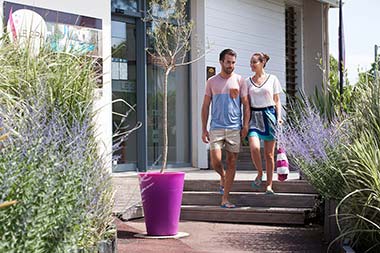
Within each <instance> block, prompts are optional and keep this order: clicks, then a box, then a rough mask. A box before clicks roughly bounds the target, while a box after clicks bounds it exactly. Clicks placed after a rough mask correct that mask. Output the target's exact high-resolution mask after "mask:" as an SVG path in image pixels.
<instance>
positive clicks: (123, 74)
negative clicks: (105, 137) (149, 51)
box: [111, 18, 137, 172]
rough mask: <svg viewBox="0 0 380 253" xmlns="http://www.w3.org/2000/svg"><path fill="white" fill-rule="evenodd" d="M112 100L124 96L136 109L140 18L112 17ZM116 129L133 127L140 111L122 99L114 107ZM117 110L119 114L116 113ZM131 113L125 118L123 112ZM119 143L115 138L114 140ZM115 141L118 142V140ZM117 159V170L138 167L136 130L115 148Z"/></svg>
mask: <svg viewBox="0 0 380 253" xmlns="http://www.w3.org/2000/svg"><path fill="white" fill-rule="evenodd" d="M111 33H112V42H111V43H112V65H111V75H112V100H113V101H115V100H117V99H123V100H124V101H126V102H127V103H128V104H130V105H131V106H132V107H133V108H134V109H136V104H137V97H136V91H137V89H136V83H137V78H136V77H137V72H136V20H135V18H124V19H123V21H118V20H112V26H111ZM112 111H113V112H114V113H113V116H112V123H113V132H114V133H116V132H117V131H123V130H125V129H130V128H132V127H134V126H135V125H136V122H137V114H136V111H135V110H131V108H130V107H128V106H127V105H125V104H124V103H122V102H117V103H114V104H113V106H112ZM115 113H117V114H115ZM126 114H128V115H127V117H122V116H120V115H126ZM114 142H115V139H114ZM114 144H115V143H114ZM114 155H115V156H117V158H118V159H117V162H115V163H116V164H114V166H113V171H114V172H118V171H129V170H136V166H137V137H136V133H132V134H130V135H129V136H128V138H127V139H125V140H123V141H122V142H121V143H120V146H119V148H118V150H116V151H114Z"/></svg>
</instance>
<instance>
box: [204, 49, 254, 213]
mask: <svg viewBox="0 0 380 253" xmlns="http://www.w3.org/2000/svg"><path fill="white" fill-rule="evenodd" d="M236 56H237V55H236V53H235V52H234V51H233V50H232V49H225V50H223V51H222V52H221V53H220V55H219V63H220V67H221V71H220V73H219V74H217V75H215V76H213V77H211V78H210V79H209V80H208V81H207V85H206V93H205V97H204V100H203V105H202V140H203V142H204V143H210V158H211V166H212V168H213V169H214V170H215V171H216V172H217V173H218V174H219V175H220V186H219V191H220V193H221V194H223V196H222V202H221V205H220V206H221V207H223V208H234V207H235V205H234V204H232V203H230V202H229V201H228V196H229V193H230V190H231V187H232V184H233V181H234V178H235V172H236V167H235V166H236V160H237V155H238V153H239V151H240V140H241V138H245V137H246V135H247V133H248V123H249V118H250V108H249V102H248V96H247V86H246V84H245V82H244V79H243V78H242V77H241V76H240V75H237V74H235V73H234V69H235V63H236ZM210 104H212V106H211V123H210V132H209V131H207V122H208V118H209V107H210ZM241 104H243V108H244V123H243V127H242V124H241V119H242V113H241ZM222 148H225V150H226V153H227V158H226V164H227V170H226V171H224V168H223V164H222Z"/></svg>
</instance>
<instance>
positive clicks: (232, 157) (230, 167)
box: [222, 151, 238, 205]
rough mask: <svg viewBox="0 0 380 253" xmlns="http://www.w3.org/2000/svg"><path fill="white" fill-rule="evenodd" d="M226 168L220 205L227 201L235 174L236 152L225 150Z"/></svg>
mask: <svg viewBox="0 0 380 253" xmlns="http://www.w3.org/2000/svg"><path fill="white" fill-rule="evenodd" d="M226 153H227V170H226V180H225V183H224V194H223V197H222V205H223V204H225V203H227V202H228V197H229V194H230V191H231V188H232V184H233V183H234V179H235V174H236V160H237V157H238V153H233V152H229V151H227V152H226Z"/></svg>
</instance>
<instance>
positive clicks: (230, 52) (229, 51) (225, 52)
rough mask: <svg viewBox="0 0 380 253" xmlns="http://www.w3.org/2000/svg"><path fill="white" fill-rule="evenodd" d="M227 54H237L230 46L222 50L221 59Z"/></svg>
mask: <svg viewBox="0 0 380 253" xmlns="http://www.w3.org/2000/svg"><path fill="white" fill-rule="evenodd" d="M226 54H229V55H232V56H235V57H236V56H237V54H236V52H235V51H234V50H232V49H230V48H227V49H224V50H223V51H222V52H220V54H219V61H224V56H225V55H226Z"/></svg>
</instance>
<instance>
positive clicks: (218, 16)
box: [205, 0, 285, 87]
mask: <svg viewBox="0 0 380 253" xmlns="http://www.w3.org/2000/svg"><path fill="white" fill-rule="evenodd" d="M205 22H206V39H207V40H208V41H209V42H210V44H211V47H212V51H211V52H210V53H209V54H207V56H206V66H213V67H216V70H217V71H216V72H219V71H220V64H219V53H220V52H221V51H222V50H223V49H225V48H231V49H233V50H235V51H236V53H237V54H238V57H237V64H236V69H235V72H236V73H238V74H240V75H242V76H243V77H248V76H250V75H252V72H251V69H250V66H249V62H250V57H251V55H252V54H253V53H254V52H264V53H266V54H268V55H269V56H270V60H269V62H268V64H267V66H266V71H267V72H268V73H272V74H275V75H276V76H277V77H278V78H279V80H280V82H281V84H282V86H283V87H285V3H284V1H282V0H279V1H270V0H269V1H268V0H206V21H205Z"/></svg>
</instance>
